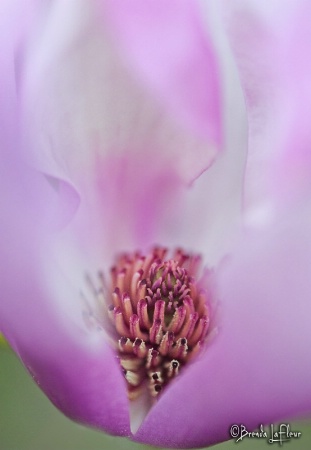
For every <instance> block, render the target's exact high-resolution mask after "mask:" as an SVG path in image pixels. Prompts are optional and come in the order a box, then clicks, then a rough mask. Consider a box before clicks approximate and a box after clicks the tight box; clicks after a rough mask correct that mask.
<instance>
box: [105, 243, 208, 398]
mask: <svg viewBox="0 0 311 450" xmlns="http://www.w3.org/2000/svg"><path fill="white" fill-rule="evenodd" d="M167 253H168V252H167V250H166V249H164V248H156V249H154V250H153V251H152V252H151V253H150V254H149V255H147V256H142V255H141V254H139V253H134V254H124V255H122V256H120V257H119V258H118V260H117V263H116V265H115V266H114V267H113V268H112V269H111V288H110V289H109V291H110V296H111V304H110V305H109V307H108V314H109V317H110V319H111V321H112V323H113V328H114V331H113V335H114V336H115V338H116V339H115V341H117V351H118V355H119V359H120V365H121V368H122V371H123V373H124V377H125V379H126V382H127V386H128V395H129V398H130V399H135V398H137V397H138V396H139V395H140V394H141V393H142V392H143V391H144V390H145V389H146V387H147V388H148V390H149V393H150V396H151V397H152V398H156V397H157V396H158V395H159V393H160V392H161V391H162V390H163V388H164V387H165V386H166V385H167V384H168V383H169V382H170V381H171V380H172V379H173V378H174V377H175V376H176V375H177V374H178V373H179V371H180V370H181V368H182V367H183V366H184V365H185V364H186V363H187V362H188V361H189V360H190V359H191V358H192V357H193V356H194V355H196V354H197V353H198V351H199V350H200V348H201V347H202V344H203V341H204V339H205V337H206V335H207V331H208V327H209V313H208V308H207V304H206V294H205V292H204V291H203V290H202V289H200V288H199V285H198V283H197V282H196V281H195V277H196V275H197V272H198V269H199V266H200V262H201V259H200V257H199V256H197V255H192V256H191V255H187V254H185V253H184V252H183V251H182V250H180V249H178V250H176V251H175V253H174V254H173V256H172V258H170V259H166V258H167Z"/></svg>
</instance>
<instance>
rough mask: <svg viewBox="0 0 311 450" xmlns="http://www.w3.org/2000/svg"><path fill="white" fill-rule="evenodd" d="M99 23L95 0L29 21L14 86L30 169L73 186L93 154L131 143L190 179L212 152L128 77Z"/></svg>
mask: <svg viewBox="0 0 311 450" xmlns="http://www.w3.org/2000/svg"><path fill="white" fill-rule="evenodd" d="M183 20H184V19H183ZM189 20H190V18H189ZM107 28H108V24H107V26H106V27H103V23H102V20H100V18H99V17H98V5H97V2H94V3H91V2H86V1H85V0H79V1H72V0H71V1H68V2H65V3H64V2H62V1H60V0H57V1H55V2H54V3H53V7H52V8H51V10H50V13H49V15H48V16H47V17H46V18H45V22H44V23H42V24H41V27H37V29H36V33H34V38H33V40H32V45H31V47H30V50H29V52H28V55H27V58H26V62H25V66H24V67H25V72H24V76H23V85H22V93H23V102H24V105H25V106H24V107H25V116H26V117H25V119H26V123H25V133H26V136H27V138H28V139H29V141H30V142H32V143H33V144H34V145H33V158H34V160H35V163H36V165H37V167H39V168H41V170H43V171H44V172H46V173H49V174H51V175H53V176H56V177H59V178H62V179H65V180H66V181H71V182H72V183H73V184H74V186H77V188H80V182H81V180H80V176H81V173H85V172H86V171H90V170H92V167H93V165H94V161H96V159H97V157H98V155H99V156H105V155H107V154H108V155H109V154H112V153H113V154H115V153H116V152H118V153H119V154H120V155H121V156H122V155H123V154H124V153H128V152H129V151H131V150H132V149H135V148H139V149H140V150H142V149H143V152H144V153H148V154H150V153H151V151H152V152H154V151H156V153H157V157H158V160H159V161H160V162H161V163H162V165H163V167H165V166H167V165H170V166H171V167H173V168H174V169H175V171H176V173H177V175H178V176H180V177H181V178H182V179H183V180H184V181H186V182H189V181H190V180H193V178H195V177H196V176H198V175H199V174H200V173H201V172H202V170H204V169H205V168H206V166H207V165H208V164H210V163H211V161H212V159H213V156H212V157H211V155H214V150H212V151H211V152H210V150H209V148H208V145H207V143H206V139H205V138H201V137H200V136H198V135H196V133H192V132H190V131H188V130H186V128H185V127H184V126H183V125H182V124H179V123H178V122H176V121H175V119H174V117H172V116H171V115H170V114H168V113H167V111H166V108H165V107H164V106H163V105H161V104H160V103H159V102H158V101H157V100H156V99H154V97H153V95H152V93H151V92H149V90H148V89H146V87H145V86H144V85H142V83H141V82H139V81H138V80H137V79H136V78H135V77H134V75H133V74H132V73H131V72H130V71H129V70H128V68H127V66H126V64H125V62H124V61H123V59H122V58H121V57H119V56H118V55H117V52H116V49H115V47H114V44H113V42H112V40H111V38H110V37H109V36H108V34H109V33H108V30H107ZM190 29H192V28H191V27H190ZM175 31H176V30H175ZM190 34H191V33H190ZM200 36H201V35H200ZM200 39H201V40H202V39H203V37H202V36H201V37H200ZM191 48H192V47H191ZM202 51H203V50H202ZM200 52H201V50H200ZM209 53H210V51H209ZM209 53H208V54H209ZM200 54H201V53H200ZM191 70H192V68H191ZM214 72H215V71H214V69H213V71H212V72H211V75H210V76H211V77H212V78H213V79H214V78H215V76H216V75H215V73H214ZM208 79H209V78H208ZM208 79H207V82H208ZM201 85H202V82H201V83H200V86H201ZM217 89H218V88H217ZM217 92H218V90H217ZM207 95H210V94H207ZM213 95H214V94H213ZM213 95H212V94H211V98H213ZM196 96H197V97H198V94H196ZM215 96H219V94H215ZM208 108H209V106H208ZM215 108H216V107H215ZM217 108H218V114H219V109H220V106H219V105H218V106H217ZM217 108H216V109H217ZM183 109H184V108H183ZM211 109H212V107H211ZM217 120H218V119H217ZM207 123H209V120H207ZM211 128H212V129H214V126H213V125H211ZM218 134H219V132H218ZM217 139H218V138H217ZM212 144H213V145H214V142H212ZM193 155H195V158H193Z"/></svg>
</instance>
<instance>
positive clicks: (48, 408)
mask: <svg viewBox="0 0 311 450" xmlns="http://www.w3.org/2000/svg"><path fill="white" fill-rule="evenodd" d="M291 429H292V430H295V431H301V432H302V436H301V438H300V439H293V440H291V441H290V442H286V443H284V445H285V449H288V450H289V449H293V450H294V449H309V448H311V421H310V422H307V421H305V422H291ZM273 445H274V447H271V444H268V442H267V441H266V439H255V438H253V439H244V440H243V441H242V442H239V443H235V442H234V441H232V440H231V441H228V442H225V443H223V444H218V445H216V446H214V447H213V449H215V450H225V449H233V448H243V449H262V448H267V447H269V448H272V449H273V448H279V444H277V443H275V444H273ZM111 448H114V449H120V450H123V449H124V450H134V449H137V450H143V449H148V448H149V449H150V448H151V447H148V446H144V445H140V444H136V443H134V442H131V441H129V440H127V439H121V438H116V437H111V436H108V435H105V434H104V433H100V432H97V431H93V430H89V429H87V428H85V427H83V426H81V425H77V424H75V423H74V422H71V421H70V420H69V419H67V418H66V417H65V416H63V415H62V414H61V413H60V412H59V411H58V410H57V409H56V408H55V407H54V406H53V405H52V404H51V403H50V402H49V400H48V399H47V398H46V397H45V396H44V394H43V393H42V392H41V391H40V390H39V389H38V387H37V386H36V385H35V383H33V381H32V379H31V377H30V376H29V375H28V374H27V373H26V371H25V369H24V367H23V366H22V364H21V363H20V361H19V360H18V358H17V357H16V356H15V354H14V353H13V352H12V351H11V350H10V349H9V347H8V346H7V345H6V344H5V343H4V341H2V342H1V338H0V450H41V449H42V450H43V449H44V450H104V449H111Z"/></svg>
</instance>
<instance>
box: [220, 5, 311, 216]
mask: <svg viewBox="0 0 311 450" xmlns="http://www.w3.org/2000/svg"><path fill="white" fill-rule="evenodd" d="M224 5H225V8H226V13H227V7H229V11H230V14H229V21H228V23H229V36H230V39H231V42H232V47H233V51H234V53H235V56H236V60H237V64H238V68H239V72H240V77H241V83H242V85H243V89H244V93H245V97H246V103H247V109H248V117H249V148H250V150H249V156H248V161H247V167H246V175H245V206H246V208H249V207H251V208H252V210H251V213H252V212H254V213H255V209H256V208H257V209H258V208H261V206H262V204H265V203H271V202H272V201H273V202H274V204H277V205H280V206H281V207H282V205H283V206H284V205H286V204H287V205H288V204H291V202H295V201H296V200H297V198H299V196H301V195H308V191H309V188H310V185H309V180H310V167H311V166H310V151H309V149H310V144H311V142H310V132H309V129H310V127H309V124H308V117H309V115H310V96H311V93H310V83H309V80H310V67H309V64H308V60H309V58H308V55H309V52H310V27H309V23H308V17H309V14H310V5H309V3H308V2H306V1H299V2H291V1H284V2H278V1H276V2H269V3H267V2H261V3H260V2H256V1H249V2H245V1H244V0H241V1H238V2H235V3H234V5H233V4H230V5H229V3H228V2H225V3H224ZM276 15H277V20H275V17H276ZM257 217H259V216H258V215H257V214H256V215H254V218H257Z"/></svg>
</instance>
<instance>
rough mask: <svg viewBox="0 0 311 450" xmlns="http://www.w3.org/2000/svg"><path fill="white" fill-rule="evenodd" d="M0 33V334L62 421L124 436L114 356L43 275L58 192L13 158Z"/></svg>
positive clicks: (12, 99)
mask: <svg viewBox="0 0 311 450" xmlns="http://www.w3.org/2000/svg"><path fill="white" fill-rule="evenodd" d="M15 17H16V16H15ZM0 29H1V31H0V50H1V51H0V67H1V71H0V78H1V80H0V99H1V102H0V120H1V127H0V150H1V165H0V191H1V223H0V247H1V261H0V284H1V302H0V330H1V331H2V332H3V333H4V335H5V336H6V338H7V339H8V341H9V342H10V344H11V345H12V346H13V348H14V349H15V350H16V352H17V353H18V354H19V356H20V357H21V359H22V360H23V362H24V364H25V366H26V367H27V369H28V370H29V371H30V372H31V374H32V376H33V378H34V379H35V381H36V382H37V383H38V384H39V385H40V387H41V388H42V389H43V390H44V391H45V392H46V393H47V395H48V396H49V397H50V398H51V400H52V401H53V402H54V404H55V405H56V406H57V407H59V408H60V409H61V410H62V411H64V413H65V414H67V415H69V416H70V417H71V418H73V419H74V420H79V421H81V422H83V423H87V424H89V425H91V426H96V427H100V428H102V429H104V430H107V431H109V432H110V433H115V434H119V435H128V434H130V431H129V418H128V404H127V397H126V392H125V387H124V382H123V378H122V375H121V374H120V371H119V366H118V363H117V362H116V360H115V356H114V355H113V354H112V352H111V350H110V349H109V348H108V344H107V341H106V339H104V336H103V335H102V334H100V333H99V332H98V331H97V330H96V329H92V330H88V329H87V328H86V325H85V321H84V319H83V306H82V305H81V302H80V304H79V297H80V295H79V292H76V290H70V286H69V284H68V282H67V283H66V280H63V279H62V280H59V279H58V278H57V277H56V276H54V274H53V273H51V272H48V273H47V272H46V270H44V269H46V267H45V265H46V260H47V259H49V257H50V255H47V253H46V252H47V250H48V248H49V247H48V245H47V244H48V243H49V242H50V241H51V240H52V239H54V238H55V237H54V235H53V234H51V227H50V223H49V220H48V219H51V217H53V215H55V216H57V215H58V213H59V201H58V200H59V198H58V197H59V196H60V197H61V192H60V194H59V196H56V198H55V193H54V191H53V190H51V189H50V187H49V185H48V183H47V182H46V180H45V179H44V178H43V177H42V176H40V175H38V173H36V172H35V171H34V170H32V169H30V168H29V167H28V166H27V165H25V163H24V161H23V159H22V158H21V155H20V153H21V147H22V144H21V142H22V139H21V131H20V123H19V112H20V111H19V109H18V106H19V103H18V99H17V97H16V77H15V67H14V65H13V62H14V54H15V53H14V51H15V46H14V44H15V42H14V40H15V35H14V28H13V29H11V32H12V33H13V35H10V28H6V27H3V28H0ZM10 44H12V45H10ZM23 151H26V149H25V148H23ZM60 190H62V188H60ZM48 213H51V214H52V216H49V215H48ZM54 266H55V265H54ZM53 270H56V267H54V269H53ZM52 275H53V277H52ZM52 278H53V279H52ZM56 280H58V285H59V286H63V291H62V292H63V293H62V294H61V293H59V296H58V297H53V294H54V291H53V290H52V289H51V286H49V285H51V281H53V282H54V283H52V285H55V281H56ZM48 286H49V287H48ZM64 300H65V301H64ZM70 300H72V301H70ZM73 301H75V305H76V307H75V310H74V311H75V313H74V311H72V310H71V309H70V306H71V304H72V303H73ZM67 303H68V305H69V307H67V306H66V305H67Z"/></svg>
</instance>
